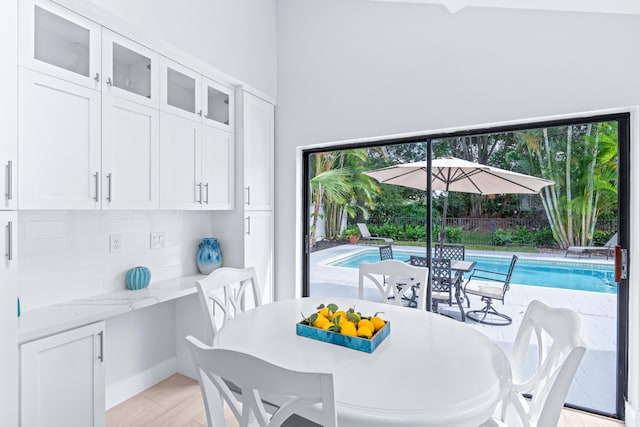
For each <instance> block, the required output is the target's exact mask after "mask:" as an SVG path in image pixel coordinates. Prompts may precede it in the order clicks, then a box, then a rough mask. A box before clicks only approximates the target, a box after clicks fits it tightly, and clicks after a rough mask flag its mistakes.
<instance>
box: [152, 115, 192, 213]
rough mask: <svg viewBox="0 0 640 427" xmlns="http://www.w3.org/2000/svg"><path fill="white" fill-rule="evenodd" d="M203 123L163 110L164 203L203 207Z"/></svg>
mask: <svg viewBox="0 0 640 427" xmlns="http://www.w3.org/2000/svg"><path fill="white" fill-rule="evenodd" d="M201 149H202V126H201V125H200V123H197V122H194V121H192V120H188V119H185V118H182V117H178V116H174V115H173V114H168V113H164V112H161V113H160V207H161V208H163V209H185V210H194V209H201V206H202V204H201V202H202V191H201V188H202V184H201V181H200V177H201V175H202V163H201V162H200V161H199V159H200V158H201Z"/></svg>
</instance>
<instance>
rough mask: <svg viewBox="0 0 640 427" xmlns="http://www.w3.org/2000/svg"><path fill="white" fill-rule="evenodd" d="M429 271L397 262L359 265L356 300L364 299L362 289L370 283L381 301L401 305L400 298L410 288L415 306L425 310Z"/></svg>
mask: <svg viewBox="0 0 640 427" xmlns="http://www.w3.org/2000/svg"><path fill="white" fill-rule="evenodd" d="M428 274H429V269H428V268H425V267H415V266H412V265H410V264H407V263H406V262H402V261H398V260H391V259H390V260H385V261H380V262H372V263H365V262H363V263H360V267H359V271H358V298H360V299H363V298H364V287H365V284H367V283H372V284H373V285H374V286H375V287H376V289H377V290H378V292H379V293H380V298H381V301H382V302H384V303H389V302H392V303H393V304H396V305H401V304H402V297H403V296H404V294H405V293H406V292H408V291H410V290H412V288H413V289H414V290H415V292H416V298H417V306H418V308H420V309H423V310H424V309H425V304H426V302H425V301H426V300H425V295H426V293H425V292H424V291H423V289H425V286H419V285H420V284H424V283H427V276H428Z"/></svg>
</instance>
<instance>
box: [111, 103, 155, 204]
mask: <svg viewBox="0 0 640 427" xmlns="http://www.w3.org/2000/svg"><path fill="white" fill-rule="evenodd" d="M159 120H160V119H159V112H158V110H156V109H154V108H151V107H148V106H145V105H141V104H138V103H135V102H131V101H128V100H126V99H123V98H118V97H115V96H111V95H107V94H104V93H103V95H102V168H101V171H102V172H101V176H102V189H103V190H102V208H103V209H157V208H158V207H159V180H160V177H159V174H158V164H159V151H160V139H159V132H160V124H159Z"/></svg>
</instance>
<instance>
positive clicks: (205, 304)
mask: <svg viewBox="0 0 640 427" xmlns="http://www.w3.org/2000/svg"><path fill="white" fill-rule="evenodd" d="M196 284H197V288H198V298H199V300H200V306H201V308H202V312H203V313H204V315H205V317H206V318H207V320H208V321H207V322H205V328H206V335H205V339H206V342H207V344H212V343H213V339H214V338H215V336H216V332H217V331H218V329H219V328H221V327H222V326H224V324H225V323H226V322H227V321H228V320H229V319H231V318H233V317H234V316H235V315H236V314H238V313H241V312H244V311H245V310H248V309H251V308H255V307H258V306H260V305H261V304H262V294H261V291H260V286H259V285H258V279H257V278H256V271H255V269H254V268H253V267H247V268H232V267H221V268H218V269H216V270H213V271H212V272H211V273H209V275H208V276H207V277H205V278H204V279H201V280H198V281H197V282H196ZM248 297H252V298H251V300H252V301H247V299H248ZM216 318H217V319H218V320H216Z"/></svg>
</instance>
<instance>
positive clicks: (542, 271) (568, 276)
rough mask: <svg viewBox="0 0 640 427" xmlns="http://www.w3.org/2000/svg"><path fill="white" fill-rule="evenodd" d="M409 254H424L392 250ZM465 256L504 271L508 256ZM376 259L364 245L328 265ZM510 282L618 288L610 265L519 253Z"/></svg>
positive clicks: (405, 257) (406, 256)
mask: <svg viewBox="0 0 640 427" xmlns="http://www.w3.org/2000/svg"><path fill="white" fill-rule="evenodd" d="M411 255H421V256H424V252H413V251H393V257H394V259H398V260H401V261H406V260H408V259H409V257H410V256H411ZM465 260H466V261H475V262H476V268H480V269H483V270H491V271H499V272H504V273H506V272H507V270H508V269H509V263H510V261H511V257H508V258H503V257H496V256H485V255H467V256H465ZM377 261H380V254H379V252H378V249H365V250H363V251H360V252H357V253H355V254H352V255H348V256H345V257H342V258H340V259H337V260H334V261H332V262H330V263H328V264H327V265H331V266H334V267H346V268H358V266H359V265H360V263H361V262H377ZM467 277H468V275H467ZM511 283H512V284H521V285H530V286H542V287H549V288H560V289H573V290H580V291H591V292H604V293H610V294H615V293H617V290H618V288H617V284H616V282H614V281H613V265H606V264H596V263H593V264H586V263H579V262H571V261H554V260H542V259H540V260H539V259H531V258H522V257H521V258H519V259H518V262H517V263H516V266H515V268H514V270H513V276H512V277H511Z"/></svg>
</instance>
